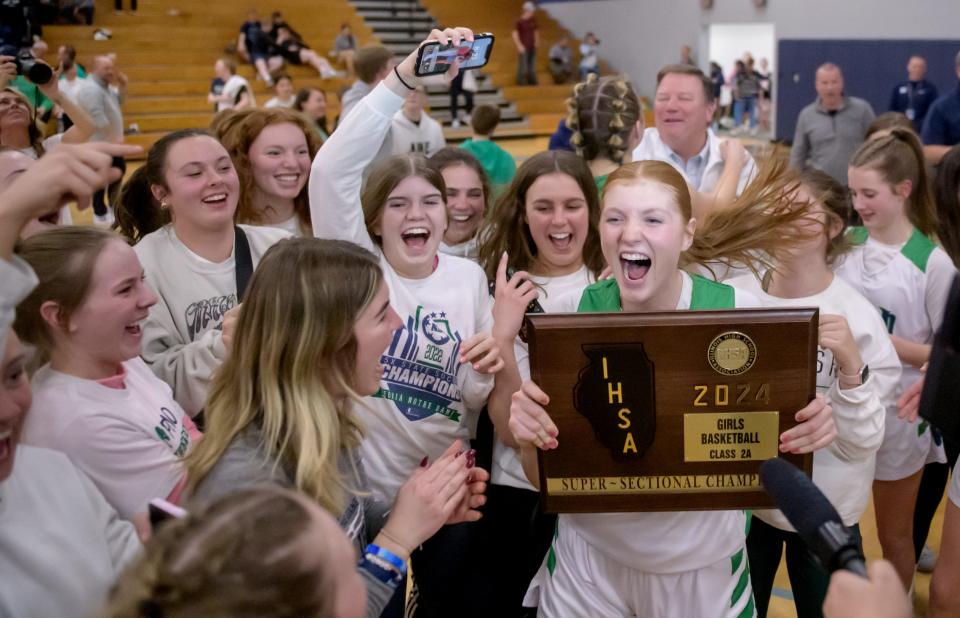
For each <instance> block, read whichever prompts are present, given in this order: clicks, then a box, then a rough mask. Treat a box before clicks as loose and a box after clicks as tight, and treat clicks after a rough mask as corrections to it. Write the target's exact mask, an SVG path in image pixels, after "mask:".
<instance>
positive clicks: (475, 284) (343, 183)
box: [310, 84, 493, 504]
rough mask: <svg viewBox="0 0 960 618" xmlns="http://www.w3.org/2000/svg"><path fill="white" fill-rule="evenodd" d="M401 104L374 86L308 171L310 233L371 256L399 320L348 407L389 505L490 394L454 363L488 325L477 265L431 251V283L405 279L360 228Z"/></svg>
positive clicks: (485, 379)
mask: <svg viewBox="0 0 960 618" xmlns="http://www.w3.org/2000/svg"><path fill="white" fill-rule="evenodd" d="M402 103H403V99H402V98H401V97H399V96H397V95H396V94H394V93H393V92H391V91H390V90H389V89H388V88H387V87H386V86H385V85H383V84H380V85H379V86H377V87H376V88H375V89H374V90H373V91H372V92H371V93H370V94H369V95H367V96H366V97H365V98H364V99H363V100H361V101H360V102H359V103H357V105H356V108H355V109H354V111H353V112H352V113H351V114H350V115H349V116H347V117H346V118H345V119H343V120H342V123H341V125H340V127H339V128H338V129H337V130H336V132H335V133H333V134H332V135H331V136H330V139H329V140H328V141H327V143H326V145H324V147H323V148H321V149H320V151H318V152H317V156H316V158H315V159H314V161H313V168H312V170H311V173H310V214H311V218H312V220H313V231H314V234H315V235H316V236H317V237H319V238H337V239H341V240H349V241H352V242H355V243H356V244H358V245H360V246H362V247H364V248H366V249H368V250H370V251H372V252H373V253H374V254H375V255H377V256H378V257H379V258H380V266H381V268H382V269H383V272H384V277H385V280H386V282H387V285H388V287H389V288H390V304H391V305H392V306H393V308H394V310H395V311H396V312H397V314H398V315H399V316H400V319H401V320H402V321H403V327H402V328H401V329H400V330H398V331H397V333H396V335H395V336H394V339H393V341H392V342H391V344H390V346H389V347H388V348H387V350H386V351H385V352H384V354H383V356H382V357H381V361H380V362H381V363H383V367H384V369H383V378H382V380H381V383H380V390H379V391H378V392H377V393H376V394H375V395H374V396H372V397H366V398H365V399H364V401H363V405H360V406H357V407H356V409H355V413H356V414H357V415H358V416H359V417H360V418H361V419H363V422H364V425H365V427H366V439H365V440H364V443H363V446H362V452H363V457H364V465H365V466H366V469H367V473H368V475H369V478H370V482H371V485H372V489H373V493H374V495H375V496H376V497H377V498H378V499H379V500H382V501H384V502H386V503H387V504H392V503H393V500H394V498H395V497H396V493H397V490H398V489H399V488H400V485H401V484H403V482H404V481H406V479H407V478H408V477H409V476H410V475H411V474H412V473H413V471H414V470H416V468H417V466H418V465H419V463H420V460H421V459H422V458H423V457H424V456H428V457H430V459H431V460H435V459H436V458H437V457H438V456H439V455H440V454H441V453H442V452H443V451H444V450H445V449H446V448H447V447H448V446H450V444H451V443H452V442H453V440H454V439H455V438H458V437H459V438H463V439H467V438H469V437H470V435H471V434H472V433H473V431H474V430H475V428H476V421H477V415H478V414H479V412H480V410H481V409H482V407H483V406H484V404H485V403H486V400H487V397H488V396H489V394H490V391H491V390H492V389H493V376H492V375H481V374H478V373H477V372H475V371H474V370H473V367H471V366H470V365H469V364H460V362H459V361H458V355H459V350H460V345H461V343H462V342H463V341H466V340H467V339H469V338H470V337H472V336H473V335H474V334H476V333H479V332H489V331H490V329H491V328H492V325H493V316H492V300H491V298H490V295H489V292H488V290H487V281H486V277H485V276H484V274H483V271H482V270H481V269H480V267H479V266H478V265H477V264H475V263H473V262H471V261H469V260H466V259H463V258H458V257H454V256H449V255H444V254H442V253H438V262H437V268H436V269H435V270H434V272H433V273H431V275H430V276H429V277H427V278H425V279H405V278H403V277H401V276H400V275H398V274H397V272H396V271H395V270H394V269H393V267H392V266H390V263H389V262H387V260H386V259H385V258H384V257H383V254H382V252H381V251H380V248H379V247H378V246H376V245H375V244H374V242H373V240H372V239H371V238H370V236H369V234H368V233H367V228H366V226H365V225H364V221H363V211H362V209H361V206H360V185H361V176H362V173H363V170H364V168H365V167H366V166H367V165H368V164H369V163H370V161H371V160H372V159H373V158H374V156H375V155H376V153H377V152H378V150H379V148H380V145H381V143H382V142H383V139H384V136H385V135H386V133H387V131H388V130H389V129H390V122H391V118H392V117H393V116H394V114H395V113H396V112H397V110H398V109H399V108H400V105H401V104H402Z"/></svg>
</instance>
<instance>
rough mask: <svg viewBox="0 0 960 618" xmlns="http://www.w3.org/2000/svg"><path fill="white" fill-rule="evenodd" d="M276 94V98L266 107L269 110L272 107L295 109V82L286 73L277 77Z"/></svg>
mask: <svg viewBox="0 0 960 618" xmlns="http://www.w3.org/2000/svg"><path fill="white" fill-rule="evenodd" d="M274 92H275V93H276V96H275V97H273V98H272V99H270V100H269V101H267V102H266V104H264V107H266V108H268V109H269V108H272V107H293V103H294V101H296V100H297V97H296V94H294V90H293V80H292V79H291V78H290V76H289V75H287V74H286V73H282V74H280V75H278V76H277V83H276V84H274Z"/></svg>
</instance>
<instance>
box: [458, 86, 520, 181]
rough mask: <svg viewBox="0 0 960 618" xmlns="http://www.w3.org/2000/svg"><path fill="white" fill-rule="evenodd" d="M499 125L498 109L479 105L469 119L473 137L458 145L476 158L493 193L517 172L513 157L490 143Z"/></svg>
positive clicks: (492, 106)
mask: <svg viewBox="0 0 960 618" xmlns="http://www.w3.org/2000/svg"><path fill="white" fill-rule="evenodd" d="M498 124H500V108H499V107H496V106H495V105H480V106H478V107H477V109H476V110H475V111H474V112H473V116H471V117H470V126H471V128H473V136H472V137H471V138H470V139H468V140H467V141H465V142H463V143H462V144H460V147H461V148H463V149H464V150H468V151H469V152H470V154H472V155H473V156H474V157H476V158H477V160H478V161H479V162H480V165H482V166H483V169H484V170H485V171H486V172H487V175H488V176H489V177H490V182H492V183H493V186H494V189H495V192H496V190H497V189H500V188H501V187H504V186H506V185H508V184H510V181H511V180H513V175H514V173H515V172H516V171H517V164H516V162H514V160H513V155H511V154H510V153H509V152H507V151H506V150H504V149H503V148H501V147H500V146H498V145H496V144H495V143H493V141H491V138H492V137H493V132H494V131H496V129H497V125H498Z"/></svg>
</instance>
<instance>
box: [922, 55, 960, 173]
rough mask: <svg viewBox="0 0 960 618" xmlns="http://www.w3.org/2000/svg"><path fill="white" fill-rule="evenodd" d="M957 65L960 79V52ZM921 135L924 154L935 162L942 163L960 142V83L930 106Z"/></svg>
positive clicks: (930, 160) (956, 61) (928, 159)
mask: <svg viewBox="0 0 960 618" xmlns="http://www.w3.org/2000/svg"><path fill="white" fill-rule="evenodd" d="M955 65H956V70H957V78H958V79H960V52H958V53H957V57H956V60H955ZM921 137H922V138H923V154H924V156H925V157H926V158H927V161H929V162H931V163H933V164H937V163H940V159H942V158H943V155H945V154H947V152H948V151H949V150H950V147H951V146H953V145H955V144H960V84H958V85H957V87H956V88H955V89H954V91H953V92H950V93H948V94H945V95H943V96H942V97H940V98H939V99H937V100H936V102H934V104H933V105H931V106H930V109H929V110H928V112H927V118H926V120H924V122H923V132H922V133H921Z"/></svg>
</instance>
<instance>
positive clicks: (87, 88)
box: [76, 56, 127, 227]
mask: <svg viewBox="0 0 960 618" xmlns="http://www.w3.org/2000/svg"><path fill="white" fill-rule="evenodd" d="M114 81H116V82H117V90H116V92H115V91H114V90H113V89H112V88H111V87H110V85H111V84H112V83H113V82H114ZM126 94H127V76H126V75H124V74H123V73H118V72H117V71H116V68H115V67H114V62H113V58H111V57H110V56H96V57H95V58H94V59H93V66H92V67H91V69H90V75H89V76H88V78H87V79H85V80H84V81H83V83H82V84H81V85H80V86H79V87H78V88H77V91H76V103H77V105H79V106H80V107H81V108H83V109H84V110H85V111H86V112H87V113H88V114H90V117H91V118H92V119H93V124H94V126H95V130H94V133H93V135H92V136H91V137H90V141H91V142H115V143H120V142H122V141H123V113H122V112H121V111H120V104H121V103H122V102H123V99H124V98H125V97H126ZM122 161H123V159H118V160H117V163H118V164H119V163H121V162H122ZM118 167H120V169H121V172H125V171H126V165H119V166H118ZM121 178H122V176H121ZM119 190H120V181H117V182H115V183H113V184H112V185H110V187H109V188H108V189H107V190H106V191H103V190H101V191H97V193H96V194H95V195H94V196H93V222H94V223H95V224H97V225H102V226H104V227H109V226H110V225H111V224H112V223H113V213H112V211H111V210H110V207H109V205H108V204H107V203H106V202H105V201H104V198H105V197H106V196H107V195H109V197H110V201H111V202H112V201H113V198H114V197H115V195H116V193H117V192H118V191H119Z"/></svg>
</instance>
